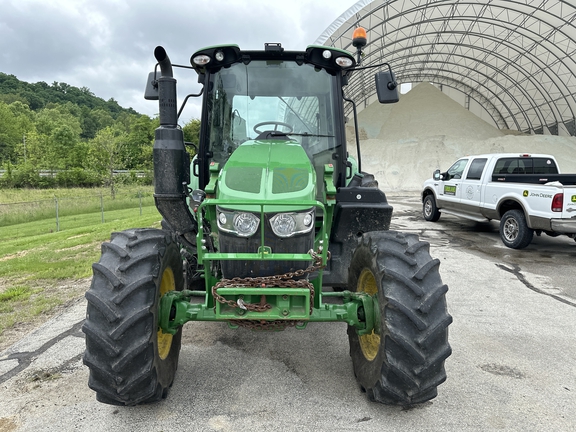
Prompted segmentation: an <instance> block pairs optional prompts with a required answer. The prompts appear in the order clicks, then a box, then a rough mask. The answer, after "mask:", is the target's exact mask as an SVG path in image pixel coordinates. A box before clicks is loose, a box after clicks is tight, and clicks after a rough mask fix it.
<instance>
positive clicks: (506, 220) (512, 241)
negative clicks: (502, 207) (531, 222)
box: [500, 210, 534, 249]
mask: <svg viewBox="0 0 576 432" xmlns="http://www.w3.org/2000/svg"><path fill="white" fill-rule="evenodd" d="M533 236H534V230H533V229H531V228H528V225H527V224H526V217H525V216H524V212H523V211H522V210H508V211H507V212H506V213H504V217H503V218H502V220H501V221H500V238H501V239H502V243H504V245H505V246H508V247H509V248H512V249H522V248H525V247H526V246H528V245H529V244H530V242H531V241H532V237H533Z"/></svg>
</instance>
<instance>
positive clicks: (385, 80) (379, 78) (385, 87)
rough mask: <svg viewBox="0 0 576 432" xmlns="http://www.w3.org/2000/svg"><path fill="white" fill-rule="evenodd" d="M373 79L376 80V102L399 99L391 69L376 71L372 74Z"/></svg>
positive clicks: (389, 101) (396, 100) (392, 101)
mask: <svg viewBox="0 0 576 432" xmlns="http://www.w3.org/2000/svg"><path fill="white" fill-rule="evenodd" d="M374 79H375V80H376V93H377V94H378V102H380V103H395V102H398V101H399V100H400V98H399V96H398V83H397V82H396V78H395V77H394V72H392V71H391V70H387V71H382V72H378V73H376V75H375V76H374Z"/></svg>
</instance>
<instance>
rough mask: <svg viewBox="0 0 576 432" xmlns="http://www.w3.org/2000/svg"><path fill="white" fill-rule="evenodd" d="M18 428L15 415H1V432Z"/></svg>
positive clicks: (8, 431)
mask: <svg viewBox="0 0 576 432" xmlns="http://www.w3.org/2000/svg"><path fill="white" fill-rule="evenodd" d="M17 428H18V424H17V423H16V420H14V418H13V417H0V432H12V431H15V430H16V429H17Z"/></svg>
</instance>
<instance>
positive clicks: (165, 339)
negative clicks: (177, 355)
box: [157, 267, 176, 360]
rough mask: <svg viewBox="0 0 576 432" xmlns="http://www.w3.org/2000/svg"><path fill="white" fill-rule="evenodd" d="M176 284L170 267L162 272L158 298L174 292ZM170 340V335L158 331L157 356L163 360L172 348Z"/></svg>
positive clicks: (160, 330)
mask: <svg viewBox="0 0 576 432" xmlns="http://www.w3.org/2000/svg"><path fill="white" fill-rule="evenodd" d="M175 286H176V284H175V283H174V273H173V272H172V269H171V268H170V267H168V268H166V269H165V270H164V273H162V280H161V281H160V297H162V296H163V295H164V294H166V293H167V292H170V291H174V289H175ZM172 338H173V336H172V335H171V334H170V333H164V332H163V331H162V329H160V328H159V329H158V333H157V339H158V356H159V357H160V358H161V359H162V360H164V359H166V357H168V354H170V348H172Z"/></svg>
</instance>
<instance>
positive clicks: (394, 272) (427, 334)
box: [348, 231, 452, 406]
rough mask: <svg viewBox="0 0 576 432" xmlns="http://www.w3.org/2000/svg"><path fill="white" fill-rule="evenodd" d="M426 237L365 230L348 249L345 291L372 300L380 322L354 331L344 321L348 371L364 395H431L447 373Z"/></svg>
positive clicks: (396, 401) (440, 297)
mask: <svg viewBox="0 0 576 432" xmlns="http://www.w3.org/2000/svg"><path fill="white" fill-rule="evenodd" d="M428 250H429V244H428V243H426V242H422V241H419V240H418V236H416V235H414V234H402V233H398V232H394V231H388V232H369V233H365V234H364V235H363V236H362V238H361V239H360V243H359V245H358V247H357V248H356V250H355V251H354V253H353V255H352V261H351V264H350V271H349V278H348V284H349V289H350V291H356V292H366V293H368V294H370V295H372V296H375V297H376V298H377V300H378V309H377V312H379V316H378V313H377V314H376V319H377V326H378V324H379V328H377V329H376V330H375V331H373V332H372V333H371V334H368V335H363V336H359V335H358V333H357V332H356V329H355V328H354V327H351V326H349V327H348V337H349V341H350V355H351V357H352V364H353V367H354V374H355V375H356V379H357V380H358V383H359V384H360V386H361V388H362V390H364V391H366V393H367V394H368V397H369V398H370V400H372V401H375V402H380V403H384V404H390V405H403V406H411V405H414V404H418V403H422V402H425V401H428V400H430V399H433V398H434V397H436V395H437V387H438V385H440V384H441V383H443V382H444V381H445V380H446V372H445V370H444V360H445V359H446V358H447V357H448V356H449V355H450V354H451V352H452V350H451V348H450V345H449V344H448V326H449V324H450V323H451V322H452V317H451V316H450V315H449V314H448V311H447V307H446V298H445V294H446V291H447V290H448V287H447V286H446V285H444V284H442V280H441V278H440V274H439V271H438V266H439V263H440V262H439V260H437V259H432V258H431V257H430V255H429V252H428Z"/></svg>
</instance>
